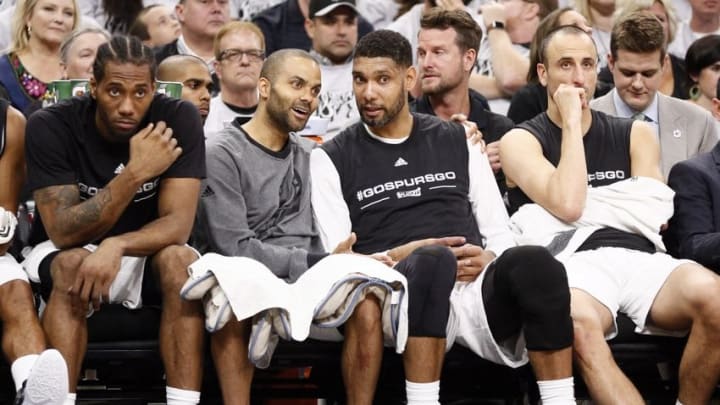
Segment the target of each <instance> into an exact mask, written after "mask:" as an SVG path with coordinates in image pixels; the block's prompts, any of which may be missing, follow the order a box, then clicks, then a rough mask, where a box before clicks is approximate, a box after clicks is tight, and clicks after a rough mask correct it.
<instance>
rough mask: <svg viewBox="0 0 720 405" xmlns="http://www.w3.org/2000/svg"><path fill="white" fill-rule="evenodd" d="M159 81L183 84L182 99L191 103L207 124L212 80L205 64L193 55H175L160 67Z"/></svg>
mask: <svg viewBox="0 0 720 405" xmlns="http://www.w3.org/2000/svg"><path fill="white" fill-rule="evenodd" d="M157 79H158V80H162V81H166V82H178V83H182V93H181V95H180V98H181V99H183V100H185V101H189V102H191V103H192V104H193V105H194V106H195V107H196V108H197V109H198V111H199V112H200V117H201V118H202V120H203V123H204V122H205V120H206V118H207V116H208V113H209V112H210V93H211V92H212V85H213V82H212V78H211V77H210V69H208V67H207V65H206V64H205V62H204V61H203V60H202V59H200V58H198V57H197V56H192V55H173V56H170V57H168V58H167V59H165V60H164V61H162V62H161V63H160V65H158V72H157Z"/></svg>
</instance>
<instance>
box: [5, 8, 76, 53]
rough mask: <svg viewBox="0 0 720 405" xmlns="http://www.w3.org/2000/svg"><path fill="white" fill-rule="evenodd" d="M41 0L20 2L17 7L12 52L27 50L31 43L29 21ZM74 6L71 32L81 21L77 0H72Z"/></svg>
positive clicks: (13, 23) (13, 20) (14, 16)
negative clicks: (28, 28)
mask: <svg viewBox="0 0 720 405" xmlns="http://www.w3.org/2000/svg"><path fill="white" fill-rule="evenodd" d="M38 1H40V0H18V2H17V4H16V5H15V13H13V17H12V31H11V33H12V42H11V43H10V49H9V51H10V52H19V51H23V50H25V49H26V48H27V46H28V42H29V41H30V34H29V33H28V30H27V22H26V21H27V20H28V19H29V18H30V16H31V15H32V13H33V11H35V6H37V3H38ZM72 4H73V23H72V27H70V29H71V31H72V30H74V29H75V28H76V27H77V25H78V21H79V19H80V8H79V7H78V3H77V0H72Z"/></svg>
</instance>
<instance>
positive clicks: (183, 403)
mask: <svg viewBox="0 0 720 405" xmlns="http://www.w3.org/2000/svg"><path fill="white" fill-rule="evenodd" d="M165 395H166V396H167V405H197V404H199V403H200V391H191V390H181V389H180V388H173V387H170V386H167V387H165Z"/></svg>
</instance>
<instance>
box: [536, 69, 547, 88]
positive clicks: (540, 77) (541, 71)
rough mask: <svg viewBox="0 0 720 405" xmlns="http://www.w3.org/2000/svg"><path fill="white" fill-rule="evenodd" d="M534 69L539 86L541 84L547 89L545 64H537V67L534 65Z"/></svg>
mask: <svg viewBox="0 0 720 405" xmlns="http://www.w3.org/2000/svg"><path fill="white" fill-rule="evenodd" d="M535 69H537V75H538V80H539V81H540V84H542V85H543V87H547V69H546V68H545V64H543V63H538V64H537V65H535Z"/></svg>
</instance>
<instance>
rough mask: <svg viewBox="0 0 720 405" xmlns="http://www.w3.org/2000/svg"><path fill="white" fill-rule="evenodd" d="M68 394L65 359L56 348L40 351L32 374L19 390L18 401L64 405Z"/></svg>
mask: <svg viewBox="0 0 720 405" xmlns="http://www.w3.org/2000/svg"><path fill="white" fill-rule="evenodd" d="M67 395H68V370H67V364H65V359H63V357H62V355H61V354H60V352H58V351H57V350H55V349H48V350H45V351H44V352H42V353H40V357H38V359H37V360H36V361H35V364H33V367H32V369H31V370H30V376H29V377H28V379H27V380H25V383H23V387H22V388H21V389H20V391H19V392H18V400H20V401H17V402H16V403H18V404H23V405H62V404H63V403H64V402H65V399H66V398H67Z"/></svg>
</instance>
